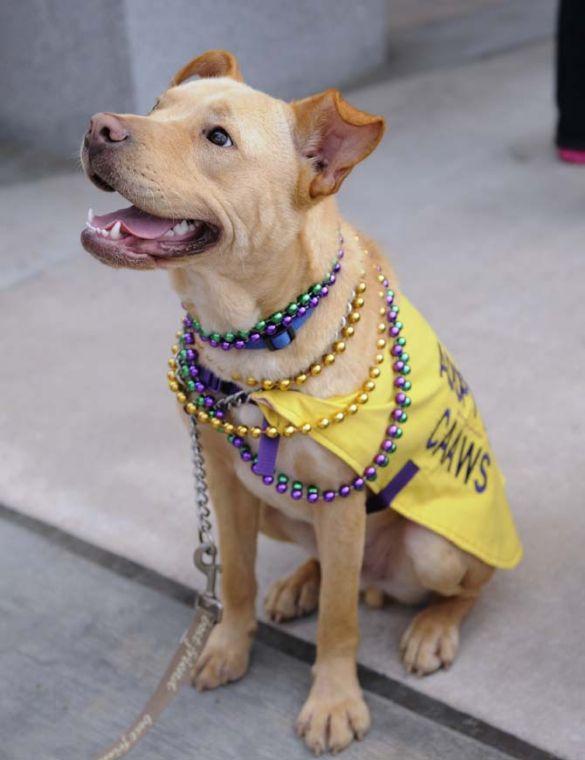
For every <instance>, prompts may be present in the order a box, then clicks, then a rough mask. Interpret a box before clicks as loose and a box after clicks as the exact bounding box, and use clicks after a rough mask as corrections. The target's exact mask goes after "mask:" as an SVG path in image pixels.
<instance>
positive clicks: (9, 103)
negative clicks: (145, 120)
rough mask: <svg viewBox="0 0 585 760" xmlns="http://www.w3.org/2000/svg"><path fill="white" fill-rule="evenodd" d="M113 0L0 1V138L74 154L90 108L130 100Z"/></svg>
mask: <svg viewBox="0 0 585 760" xmlns="http://www.w3.org/2000/svg"><path fill="white" fill-rule="evenodd" d="M126 36H127V35H126V27H125V23H124V14H123V11H122V6H121V3H120V0H100V1H99V2H92V3H89V2H87V0H81V1H76V0H2V2H0V72H1V74H0V137H4V138H11V139H15V140H19V141H21V142H23V143H25V144H32V145H35V146H37V147H38V148H41V149H47V150H50V151H53V152H55V153H58V154H60V155H64V156H71V155H74V154H75V153H76V152H77V150H78V147H79V144H80V142H81V137H82V133H83V131H84V125H85V124H86V123H87V120H88V117H89V116H90V115H91V114H92V113H93V112H94V111H96V110H100V109H101V108H106V107H107V109H108V110H111V111H118V110H126V109H127V108H128V104H129V103H130V104H131V105H133V102H134V101H133V93H132V86H131V80H130V64H129V58H128V45H127V42H126Z"/></svg>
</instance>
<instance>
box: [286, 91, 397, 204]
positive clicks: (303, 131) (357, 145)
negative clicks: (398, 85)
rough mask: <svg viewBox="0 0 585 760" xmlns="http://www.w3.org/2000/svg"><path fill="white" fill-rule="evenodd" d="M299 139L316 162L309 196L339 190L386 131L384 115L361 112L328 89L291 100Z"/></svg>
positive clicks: (313, 196)
mask: <svg viewBox="0 0 585 760" xmlns="http://www.w3.org/2000/svg"><path fill="white" fill-rule="evenodd" d="M291 107H292V109H293V113H294V116H295V119H296V140H297V145H298V147H299V150H300V152H301V154H302V155H303V156H304V157H305V158H308V159H310V161H311V163H312V172H313V175H312V178H310V182H309V188H308V190H309V195H310V197H311V198H318V197H319V196H323V195H330V194H331V193H335V192H336V191H337V190H338V189H339V187H340V185H341V183H342V182H343V180H344V179H345V177H346V176H347V175H348V174H349V172H350V171H351V170H352V169H353V167H354V166H355V165H356V164H357V163H359V162H360V161H363V159H364V158H366V156H369V154H370V153H371V152H372V151H373V150H374V148H375V147H376V145H377V144H378V143H379V142H380V140H381V139H382V135H383V134H384V128H385V121H384V118H383V117H382V116H373V115H372V114H369V113H366V112H365V111H360V110H358V109H357V108H354V107H353V106H351V105H350V104H349V103H347V102H346V101H345V100H344V99H343V98H342V97H341V93H340V92H339V91H338V90H326V91H325V92H322V93H319V94H318V95H313V96H311V97H310V98H305V99H304V100H297V101H295V102H293V103H291Z"/></svg>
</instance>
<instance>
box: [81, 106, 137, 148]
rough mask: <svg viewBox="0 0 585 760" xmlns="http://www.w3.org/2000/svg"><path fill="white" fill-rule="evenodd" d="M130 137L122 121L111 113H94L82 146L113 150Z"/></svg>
mask: <svg viewBox="0 0 585 760" xmlns="http://www.w3.org/2000/svg"><path fill="white" fill-rule="evenodd" d="M129 137H130V131H129V130H128V128H127V126H126V125H125V124H124V122H123V121H122V119H120V118H119V117H118V116H114V114H113V113H96V114H95V116H92V118H91V120H90V122H89V129H88V130H87V132H86V134H85V138H84V145H85V147H86V148H88V149H90V150H91V149H92V148H94V149H95V148H105V147H108V148H113V147H116V146H119V145H121V144H122V143H124V142H125V141H126V140H127V139H128V138H129Z"/></svg>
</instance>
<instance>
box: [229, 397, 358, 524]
mask: <svg viewBox="0 0 585 760" xmlns="http://www.w3.org/2000/svg"><path fill="white" fill-rule="evenodd" d="M234 418H235V420H236V421H237V422H238V423H239V424H244V425H249V426H251V425H260V424H261V422H262V414H261V412H260V410H259V409H258V408H257V407H255V406H252V405H246V406H243V407H240V408H238V409H237V410H236V411H235V413H234ZM250 446H251V448H252V449H253V451H254V452H255V453H257V452H258V446H259V444H258V441H254V440H252V441H251V442H250ZM235 470H236V474H237V476H238V479H239V480H240V482H241V483H242V484H243V485H244V486H245V488H246V489H247V490H248V491H250V492H251V493H253V494H254V495H255V496H257V497H258V498H260V499H262V501H263V502H264V503H266V504H268V505H270V506H271V507H274V508H275V509H278V510H279V511H280V512H283V513H284V514H286V515H287V516H288V517H291V518H293V519H296V520H304V521H306V522H312V519H313V518H312V515H313V509H314V507H313V506H312V505H311V504H310V503H308V502H307V501H305V500H299V501H294V500H293V499H292V498H291V497H290V495H289V493H288V492H287V493H284V494H280V493H278V492H277V491H276V490H275V488H274V486H267V485H265V484H264V483H263V482H262V477H259V476H258V475H255V474H254V473H253V472H252V470H251V468H250V465H249V464H247V463H246V462H242V461H241V460H240V458H239V457H237V455H236V461H235ZM276 472H282V473H285V474H286V475H288V476H289V478H290V479H291V481H292V480H301V481H303V482H304V483H306V484H308V485H310V484H315V485H319V486H321V487H325V488H326V487H335V486H336V484H338V483H339V482H342V481H343V480H344V479H347V478H348V477H349V475H350V474H351V470H350V469H349V467H348V466H347V465H345V464H344V463H343V462H342V461H341V460H340V459H339V458H338V457H336V456H335V455H333V454H332V453H331V452H329V451H328V450H327V449H325V448H323V447H322V446H319V444H318V443H316V442H315V441H313V440H312V439H311V438H309V437H308V436H301V435H297V436H294V437H293V438H281V439H280V442H279V446H278V457H277V462H276Z"/></svg>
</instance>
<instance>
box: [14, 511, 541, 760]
mask: <svg viewBox="0 0 585 760" xmlns="http://www.w3.org/2000/svg"><path fill="white" fill-rule="evenodd" d="M64 544H65V545H64ZM66 545H68V547H69V548H66ZM71 549H74V550H75V551H74V552H72V551H71ZM83 549H84V547H83V546H82V545H80V544H78V543H75V542H73V544H72V542H71V541H68V540H66V539H65V540H64V539H63V537H61V536H59V535H58V534H54V533H53V534H51V532H50V531H47V532H46V534H45V535H43V531H42V529H41V530H39V528H38V526H32V529H31V525H30V524H27V521H18V520H17V521H14V520H13V519H12V518H11V516H10V515H9V514H8V513H6V511H4V512H3V511H2V510H0V620H1V621H2V622H1V633H2V642H3V652H2V654H0V680H1V681H2V685H3V686H2V692H1V694H0V711H1V714H2V719H1V721H2V754H1V756H2V757H3V758H7V760H31V758H35V759H36V758H38V759H39V760H41V758H42V760H80V758H88V757H93V756H95V754H96V753H97V752H99V751H103V750H104V749H105V748H106V747H108V746H109V745H110V744H111V742H113V741H114V740H115V739H117V738H118V736H119V735H120V734H121V733H122V732H123V731H124V730H126V729H127V728H128V725H129V724H130V723H131V721H132V720H133V719H134V718H135V717H136V715H138V713H139V712H140V710H141V709H142V707H143V706H144V703H145V702H146V699H147V698H148V697H149V696H150V694H151V692H152V691H153V689H154V688H155V686H156V683H157V680H158V678H159V677H160V675H161V674H162V672H163V670H164V668H165V666H166V663H167V661H168V659H169V658H170V655H171V652H172V651H173V650H174V648H175V647H176V645H177V642H178V640H179V638H180V636H181V635H182V633H183V631H184V630H185V629H186V628H187V626H188V625H189V622H190V610H189V608H188V607H187V606H185V604H182V603H181V602H179V601H177V600H176V599H173V598H169V597H170V594H169V593H168V592H169V591H170V592H171V593H172V592H173V591H176V589H175V588H174V587H173V586H172V585H170V584H164V583H162V584H161V586H162V588H165V587H166V592H167V593H164V592H163V591H160V590H158V591H154V590H152V588H148V587H146V586H145V585H144V583H138V582H137V581H136V579H128V578H124V577H120V574H119V571H120V570H122V571H124V567H123V566H122V565H121V564H120V563H116V562H114V567H113V568H110V569H104V567H103V564H105V562H104V557H103V556H102V557H100V558H99V559H100V560H101V563H102V566H100V564H97V563H96V562H95V561H93V562H92V561H88V560H86V559H83V558H81V557H80V556H79V554H80V551H81V552H83ZM94 554H95V553H94ZM23 557H26V558H27V562H26V566H23V561H22V559H23ZM106 562H107V558H106ZM116 564H117V566H118V573H117V572H116V571H115V567H116ZM112 570H114V571H113V572H112ZM142 580H143V581H144V578H143V579H142ZM65 588H66V589H67V594H64V593H63V589H65ZM309 687H310V668H309V666H308V664H306V663H303V662H301V661H299V659H298V657H292V656H290V655H287V654H283V653H281V652H280V651H278V649H275V648H274V647H273V646H267V645H266V644H264V643H261V642H257V643H256V644H255V646H254V650H253V654H252V664H251V668H250V671H249V673H248V674H247V676H246V677H245V678H244V679H243V680H241V681H240V682H238V683H236V684H232V685H230V686H229V687H228V688H222V689H219V690H217V691H214V692H207V693H204V694H198V693H196V692H195V691H194V690H190V689H185V690H183V692H181V693H180V694H179V695H178V697H177V698H176V700H175V701H174V702H173V703H172V704H171V706H170V707H169V708H168V709H167V711H166V712H165V713H164V714H163V715H162V716H161V719H160V721H159V722H158V724H157V725H156V726H155V728H154V729H152V730H151V732H150V733H149V734H148V735H147V736H146V737H145V738H144V739H143V741H142V742H141V743H140V744H139V745H138V746H137V747H136V749H135V750H134V751H133V753H132V755H131V757H134V756H136V757H137V758H138V757H139V758H141V759H142V760H171V758H172V760H188V759H191V758H194V757H202V758H205V760H248V759H250V760H252V758H254V760H269V759H270V758H274V757H275V756H276V757H285V758H287V760H297V758H298V759H299V760H300V759H301V758H308V757H312V755H311V754H310V753H309V752H308V750H307V749H306V748H305V747H304V745H303V744H302V742H301V741H300V740H299V739H297V738H296V736H295V735H294V731H293V724H294V720H295V719H296V716H297V713H298V711H299V709H300V706H301V705H302V703H303V701H304V699H305V698H306V694H307V692H308V689H309ZM366 698H367V701H368V704H369V706H370V710H371V712H372V720H373V728H372V730H371V732H370V733H369V735H368V737H367V739H366V741H365V742H364V743H363V744H354V745H353V746H352V747H351V748H350V749H348V750H347V751H346V752H345V753H344V755H343V756H344V758H347V760H358V758H364V757H367V758H368V760H444V759H445V758H450V760H506V758H509V757H511V756H515V757H518V756H519V755H518V754H515V755H509V754H508V753H507V752H506V751H504V749H503V750H502V751H499V750H498V749H495V748H494V747H491V746H489V745H486V744H485V743H483V742H481V741H477V740H476V739H474V738H471V737H470V736H469V735H467V736H466V735H464V734H463V733H461V732H459V731H453V730H451V729H449V728H447V727H445V725H441V722H440V720H437V718H438V717H439V716H438V715H437V716H435V719H434V720H429V719H427V718H425V717H422V716H421V715H420V714H418V713H417V710H416V709H412V707H411V709H409V710H406V709H404V708H403V707H400V706H398V705H396V704H395V703H394V702H392V701H391V700H389V699H386V698H383V697H381V696H379V695H377V694H374V693H372V692H368V691H367V689H366ZM466 720H467V722H468V723H470V724H473V719H472V718H469V717H468V718H467V719H466ZM474 731H475V733H476V734H481V732H482V727H481V726H474ZM467 733H468V734H469V733H471V732H470V731H467ZM491 738H492V739H493V737H491ZM496 738H497V739H498V740H499V741H498V743H500V744H501V745H503V747H504V748H505V746H506V744H507V743H508V739H507V737H496ZM511 747H512V748H514V749H516V750H518V749H520V750H523V751H527V752H531V758H532V760H547V759H546V757H545V756H544V755H541V753H539V752H538V750H533V749H532V748H530V747H522V746H520V747H519V746H518V745H515V744H514V743H512V745H511ZM520 756H521V755H520Z"/></svg>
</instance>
